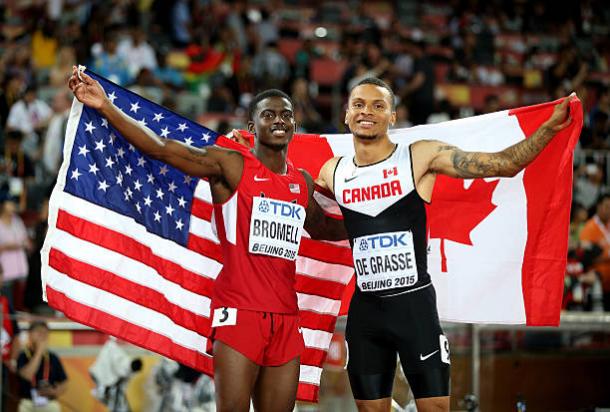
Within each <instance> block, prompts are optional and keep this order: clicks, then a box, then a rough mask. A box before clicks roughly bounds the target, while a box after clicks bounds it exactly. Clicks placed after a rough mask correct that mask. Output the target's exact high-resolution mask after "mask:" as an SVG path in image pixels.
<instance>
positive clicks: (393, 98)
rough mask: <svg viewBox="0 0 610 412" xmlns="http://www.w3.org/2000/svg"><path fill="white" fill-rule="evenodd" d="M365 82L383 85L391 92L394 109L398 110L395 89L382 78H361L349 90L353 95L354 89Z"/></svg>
mask: <svg viewBox="0 0 610 412" xmlns="http://www.w3.org/2000/svg"><path fill="white" fill-rule="evenodd" d="M364 84H372V85H373V86H379V87H383V88H384V89H386V90H387V91H388V92H389V93H390V100H392V102H391V103H392V111H394V110H396V96H395V95H394V91H393V90H392V88H391V87H390V86H388V84H387V83H386V82H384V81H383V80H381V79H380V78H379V77H367V78H365V79H362V80H360V81H359V82H358V83H356V85H355V86H354V87H352V89H351V90H350V91H349V94H350V95H351V94H352V92H353V91H354V89H355V88H356V87H358V86H362V85H364Z"/></svg>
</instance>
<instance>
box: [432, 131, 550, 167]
mask: <svg viewBox="0 0 610 412" xmlns="http://www.w3.org/2000/svg"><path fill="white" fill-rule="evenodd" d="M553 136H554V133H553V132H552V131H551V130H549V129H547V128H546V127H544V126H542V127H540V128H538V130H536V131H535V132H534V134H532V135H531V136H530V137H529V138H528V139H525V140H523V141H521V142H519V143H516V144H514V145H512V146H510V147H508V148H506V149H504V150H502V151H500V152H497V153H481V152H465V151H463V150H460V149H459V148H457V147H455V146H451V145H443V146H439V147H438V149H437V150H438V152H443V151H449V152H450V153H451V154H450V156H451V162H452V165H453V169H454V173H455V174H456V175H457V176H458V177H461V178H477V177H496V176H497V177H512V176H515V175H516V174H517V173H519V172H520V171H521V170H522V169H523V168H524V167H525V166H527V165H528V164H529V163H531V162H532V161H533V160H534V159H535V158H536V156H538V154H539V153H540V152H541V151H542V149H544V147H545V146H546V145H547V143H548V142H549V141H550V140H551V139H552V137H553Z"/></svg>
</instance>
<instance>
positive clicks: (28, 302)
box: [23, 191, 54, 315]
mask: <svg viewBox="0 0 610 412" xmlns="http://www.w3.org/2000/svg"><path fill="white" fill-rule="evenodd" d="M49 196H50V191H49V193H47V194H46V197H45V198H44V199H43V201H42V204H41V205H40V210H39V212H38V217H37V220H36V225H35V226H34V238H33V239H32V251H31V253H30V255H29V257H28V267H29V271H28V277H27V281H26V284H25V293H24V298H23V301H24V302H23V303H24V304H25V307H26V308H28V309H29V310H30V311H31V312H32V313H37V314H41V315H53V314H54V311H53V309H51V308H50V307H49V305H47V303H46V302H45V301H44V300H43V299H42V279H41V272H42V269H41V261H40V251H41V249H42V245H43V243H44V239H45V237H46V235H47V229H48V228H49V224H48V219H49Z"/></svg>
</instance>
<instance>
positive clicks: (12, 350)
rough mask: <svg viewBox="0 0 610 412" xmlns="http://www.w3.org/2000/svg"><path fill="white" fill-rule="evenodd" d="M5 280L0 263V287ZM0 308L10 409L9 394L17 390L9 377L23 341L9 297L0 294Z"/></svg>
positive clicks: (4, 377) (4, 380)
mask: <svg viewBox="0 0 610 412" xmlns="http://www.w3.org/2000/svg"><path fill="white" fill-rule="evenodd" d="M3 282H4V271H3V269H2V264H1V263H0V289H1V288H2V285H3ZM0 310H1V311H2V334H1V335H0V346H1V347H2V395H1V396H2V405H3V408H2V411H7V410H10V409H9V408H7V406H6V405H7V402H8V399H9V394H12V393H14V392H15V389H14V388H12V387H11V381H12V379H9V377H10V376H11V375H12V374H15V373H16V372H17V356H19V352H20V351H21V341H20V340H19V333H20V330H19V324H18V323H17V317H16V315H15V310H14V309H13V306H12V305H11V303H10V302H9V300H8V298H7V297H6V296H5V295H4V294H2V295H0Z"/></svg>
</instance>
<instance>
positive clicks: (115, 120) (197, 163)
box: [68, 67, 241, 177]
mask: <svg viewBox="0 0 610 412" xmlns="http://www.w3.org/2000/svg"><path fill="white" fill-rule="evenodd" d="M68 84H69V87H70V89H71V90H72V92H73V93H74V96H75V97H76V98H77V99H78V100H79V101H80V102H82V103H83V104H85V105H86V106H88V107H91V108H93V109H96V110H98V111H99V112H100V113H101V114H102V116H104V117H105V118H106V119H107V120H108V123H110V124H111V125H112V127H114V128H115V129H116V130H117V131H118V132H119V133H120V134H121V135H122V136H123V137H124V138H125V139H126V140H127V141H128V142H129V143H131V144H133V145H134V146H135V147H136V148H137V149H138V150H139V151H141V152H142V153H144V154H146V155H147V156H149V157H152V158H153V159H157V160H160V161H162V162H164V163H167V164H169V165H171V166H173V167H175V168H177V169H179V170H181V171H182V172H184V173H186V174H189V175H191V176H195V177H217V176H220V175H222V174H223V170H222V164H223V160H224V159H226V158H228V157H230V156H241V155H240V154H239V153H238V152H234V151H231V150H227V149H222V148H219V147H209V148H195V147H191V146H188V145H186V144H185V143H182V142H178V141H176V140H171V139H163V138H161V137H159V136H157V135H156V134H155V133H154V132H153V131H152V130H150V129H149V128H147V127H144V126H141V125H140V124H138V123H137V122H136V121H135V120H133V119H132V118H131V117H129V116H127V115H126V114H125V113H123V112H122V111H121V110H119V109H118V108H117V107H116V106H114V104H112V102H111V101H110V99H108V98H107V96H106V93H105V92H104V89H103V88H102V86H101V85H100V84H99V82H97V81H96V80H94V79H92V78H91V77H90V76H88V75H86V74H85V73H82V72H81V73H78V69H77V68H76V67H74V69H73V71H72V76H71V77H70V80H69V83H68Z"/></svg>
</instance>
